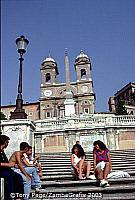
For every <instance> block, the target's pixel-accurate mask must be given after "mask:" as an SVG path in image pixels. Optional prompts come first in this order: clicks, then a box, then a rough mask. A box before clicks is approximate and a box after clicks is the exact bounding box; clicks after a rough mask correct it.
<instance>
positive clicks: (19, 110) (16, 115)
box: [10, 35, 29, 119]
mask: <svg viewBox="0 0 135 200" xmlns="http://www.w3.org/2000/svg"><path fill="white" fill-rule="evenodd" d="M28 44H29V41H28V40H27V39H26V38H25V37H24V36H23V35H22V36H20V37H19V38H17V39H16V45H17V48H18V53H19V54H20V58H19V61H20V70H19V83H18V95H17V99H16V108H15V110H14V112H11V116H10V119H26V118H27V114H26V113H25V110H24V109H23V99H22V62H23V60H24V59H23V54H24V53H25V52H26V47H27V45H28Z"/></svg>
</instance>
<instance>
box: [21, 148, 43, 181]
mask: <svg viewBox="0 0 135 200" xmlns="http://www.w3.org/2000/svg"><path fill="white" fill-rule="evenodd" d="M23 155H24V157H23V158H22V161H23V163H24V164H25V166H27V167H31V166H35V167H36V168H37V171H38V175H39V176H40V177H41V176H42V167H41V164H40V163H39V158H40V156H36V157H35V158H33V157H32V146H29V147H28V151H27V152H26V153H24V154H23Z"/></svg>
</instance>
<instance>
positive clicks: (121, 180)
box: [42, 177, 135, 187]
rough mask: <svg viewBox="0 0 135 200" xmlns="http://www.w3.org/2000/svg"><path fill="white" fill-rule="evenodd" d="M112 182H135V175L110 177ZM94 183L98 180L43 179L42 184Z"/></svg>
mask: <svg viewBox="0 0 135 200" xmlns="http://www.w3.org/2000/svg"><path fill="white" fill-rule="evenodd" d="M108 181H109V183H110V184H115V183H118V184H119V183H121V182H122V184H123V183H127V182H128V183H129V182H130V183H131V182H132V183H135V177H129V178H119V179H111V178H110V179H108ZM93 183H95V184H96V183H97V180H76V181H75V180H72V181H42V185H45V186H52V185H55V187H56V186H61V185H64V186H65V185H66V186H67V185H84V184H93Z"/></svg>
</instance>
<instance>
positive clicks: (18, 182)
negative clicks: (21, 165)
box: [0, 135, 24, 200]
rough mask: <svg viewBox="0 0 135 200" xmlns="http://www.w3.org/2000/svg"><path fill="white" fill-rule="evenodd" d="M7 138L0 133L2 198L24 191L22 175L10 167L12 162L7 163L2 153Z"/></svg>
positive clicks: (6, 144)
mask: <svg viewBox="0 0 135 200" xmlns="http://www.w3.org/2000/svg"><path fill="white" fill-rule="evenodd" d="M9 140H10V138H9V137H8V136H6V135H0V178H4V200H10V199H12V198H11V196H10V194H11V193H18V194H23V193H24V185H23V180H22V177H21V175H20V174H18V173H16V172H14V171H13V170H12V169H11V167H13V166H14V163H11V162H10V163H9V161H8V158H7V156H6V154H5V153H4V149H5V148H7V146H8V143H9ZM17 199H19V198H17Z"/></svg>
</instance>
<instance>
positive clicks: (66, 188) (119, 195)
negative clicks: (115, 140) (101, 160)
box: [35, 150, 135, 200]
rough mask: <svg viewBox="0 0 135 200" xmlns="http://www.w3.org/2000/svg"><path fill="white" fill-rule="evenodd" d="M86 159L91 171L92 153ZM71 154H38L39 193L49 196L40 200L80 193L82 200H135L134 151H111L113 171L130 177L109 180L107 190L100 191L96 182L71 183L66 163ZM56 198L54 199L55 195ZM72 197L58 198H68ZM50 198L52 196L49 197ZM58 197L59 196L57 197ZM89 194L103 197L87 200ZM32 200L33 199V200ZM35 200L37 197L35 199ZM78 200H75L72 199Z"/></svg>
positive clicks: (60, 199)
mask: <svg viewBox="0 0 135 200" xmlns="http://www.w3.org/2000/svg"><path fill="white" fill-rule="evenodd" d="M86 155H87V160H90V162H91V165H92V168H91V169H92V170H91V172H92V171H93V157H92V152H90V153H86ZM70 156H71V153H51V154H50V153H47V154H41V160H40V162H41V164H42V168H43V177H42V178H41V180H42V188H43V189H42V191H41V192H40V194H41V195H42V194H50V195H52V197H51V196H50V197H49V198H48V197H45V198H41V199H53V200H54V199H58V200H62V199H63V200H65V199H73V196H74V195H79V194H82V195H84V196H85V198H80V199H84V200H88V199H89V200H90V199H103V200H116V199H117V200H127V199H128V200H131V199H134V200H135V150H117V151H111V160H112V168H113V171H116V170H123V171H127V172H128V173H129V174H130V175H131V177H129V178H121V179H110V180H109V183H110V187H109V188H101V187H99V186H98V184H97V181H96V180H81V181H79V180H77V181H75V179H74V175H73V171H72V168H71V161H70ZM57 194H58V195H59V196H58V197H56V195H57ZM71 194H72V197H68V198H66V197H62V195H67V196H69V195H71ZM53 195H54V196H53ZM60 195H61V196H60ZM90 195H102V197H103V198H95V197H94V198H93V197H91V198H90ZM35 199H36V198H35ZM37 199H39V198H37ZM74 199H78V198H74Z"/></svg>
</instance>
